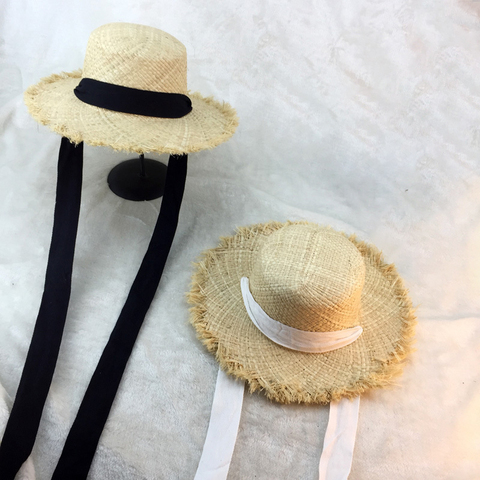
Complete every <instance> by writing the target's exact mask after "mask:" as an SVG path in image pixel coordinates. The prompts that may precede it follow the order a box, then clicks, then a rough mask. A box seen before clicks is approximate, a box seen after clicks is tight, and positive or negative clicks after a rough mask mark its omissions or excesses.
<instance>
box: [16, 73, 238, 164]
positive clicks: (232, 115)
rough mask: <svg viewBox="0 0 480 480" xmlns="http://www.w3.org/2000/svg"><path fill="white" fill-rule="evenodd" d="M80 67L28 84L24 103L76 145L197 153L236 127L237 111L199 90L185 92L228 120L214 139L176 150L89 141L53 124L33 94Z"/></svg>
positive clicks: (43, 122) (225, 137)
mask: <svg viewBox="0 0 480 480" xmlns="http://www.w3.org/2000/svg"><path fill="white" fill-rule="evenodd" d="M81 76H82V70H75V71H73V72H62V73H60V74H58V73H54V74H52V75H49V76H48V77H44V78H42V79H41V80H40V81H39V82H38V83H36V84H35V85H31V86H30V87H28V88H27V89H26V90H25V92H24V96H23V99H24V102H25V105H26V106H27V108H28V111H29V113H30V115H31V116H32V117H33V118H34V119H35V120H36V121H37V122H38V123H40V124H41V125H45V126H46V127H48V128H49V129H50V130H52V131H53V132H55V133H58V134H60V135H61V136H62V137H66V138H68V139H69V140H70V141H71V142H72V143H75V144H76V145H78V144H79V143H81V142H85V143H87V144H88V145H91V146H93V147H110V148H113V149H114V150H116V151H124V152H132V153H138V154H142V153H149V152H155V153H160V154H161V153H168V154H170V155H181V154H188V153H195V152H200V151H202V150H210V149H212V148H215V147H217V146H218V145H220V144H221V143H224V142H226V141H227V140H228V139H229V138H230V137H231V136H232V135H233V134H234V133H235V130H236V129H237V127H238V116H237V112H236V110H235V109H234V108H233V107H232V106H230V105H229V104H228V103H226V102H222V103H220V102H218V101H217V100H215V99H214V98H213V97H203V96H202V95H201V94H200V93H198V92H194V93H192V92H188V95H189V96H190V98H197V99H200V100H202V101H203V102H205V103H207V104H209V105H211V106H213V107H215V108H216V109H217V110H219V111H220V113H221V114H222V115H223V116H224V117H225V118H227V119H228V123H227V125H226V126H225V129H224V130H223V132H222V133H220V134H219V135H218V136H216V137H214V138H213V139H211V140H209V141H206V142H202V143H198V144H196V145H191V146H190V147H188V148H187V149H186V150H187V151H185V149H184V148H182V149H175V148H166V147H163V146H159V147H158V148H156V149H148V150H145V149H143V148H141V147H139V146H138V145H135V144H134V143H118V144H115V145H111V144H110V143H106V142H103V141H102V140H96V139H94V140H92V139H90V138H84V136H83V135H82V133H80V132H78V131H75V130H73V129H71V128H70V127H69V126H68V125H62V124H56V123H53V122H52V120H51V119H50V118H48V116H47V115H46V114H45V112H44V111H43V110H42V109H41V108H40V107H39V106H38V105H37V102H36V97H37V95H38V94H39V93H41V92H42V90H43V89H44V87H45V86H46V85H48V84H50V83H55V82H57V81H61V80H64V79H65V78H81Z"/></svg>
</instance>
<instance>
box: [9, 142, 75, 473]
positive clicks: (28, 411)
mask: <svg viewBox="0 0 480 480" xmlns="http://www.w3.org/2000/svg"><path fill="white" fill-rule="evenodd" d="M82 168H83V143H80V144H78V145H74V144H73V143H71V142H70V140H68V139H67V138H65V137H64V138H62V142H61V146H60V153H59V157H58V176H57V191H56V201H55V213H54V220H53V233H52V240H51V243H50V251H49V255H48V263H47V271H46V275H45V286H44V291H43V296H42V300H41V304H40V310H39V312H38V317H37V321H36V324H35V329H34V332H33V336H32V340H31V343H30V347H29V349H28V353H27V358H26V361H25V365H24V367H23V372H22V376H21V379H20V384H19V387H18V390H17V394H16V397H15V401H14V404H13V407H12V411H11V414H10V417H9V419H8V422H7V426H6V429H5V433H4V436H3V440H2V443H1V445H0V479H2V480H13V479H14V477H15V475H16V474H17V472H18V470H19V469H20V467H21V466H22V464H23V463H24V462H25V460H26V459H27V458H28V456H29V455H30V453H31V452H32V448H33V444H34V442H35V437H36V435H37V431H38V426H39V424H40V418H41V416H42V412H43V407H44V405H45V400H46V398H47V394H48V390H49V388H50V384H51V382H52V377H53V373H54V371H55V365H56V363H57V357H58V352H59V349H60V343H61V341H62V335H63V329H64V326H65V320H66V316H67V309H68V303H69V300H70V290H71V281H72V266H73V257H74V252H75V240H76V236H77V227H78V217H79V213H80V200H81V190H82Z"/></svg>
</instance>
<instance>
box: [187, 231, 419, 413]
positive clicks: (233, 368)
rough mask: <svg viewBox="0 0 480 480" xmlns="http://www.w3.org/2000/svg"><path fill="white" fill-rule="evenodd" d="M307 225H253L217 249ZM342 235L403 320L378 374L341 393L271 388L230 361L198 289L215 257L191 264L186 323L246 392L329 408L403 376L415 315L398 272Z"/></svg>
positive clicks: (373, 250) (372, 251) (377, 254)
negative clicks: (378, 278) (376, 275)
mask: <svg viewBox="0 0 480 480" xmlns="http://www.w3.org/2000/svg"><path fill="white" fill-rule="evenodd" d="M309 223H311V222H308V221H300V222H292V221H288V222H285V223H281V222H275V221H271V222H268V223H263V224H255V225H250V226H246V227H239V228H237V234H236V235H233V236H229V237H222V238H221V239H220V243H219V247H220V248H226V249H227V248H234V247H235V245H238V244H242V243H243V241H244V240H248V239H251V238H253V237H256V236H257V235H269V234H271V233H273V232H274V231H276V230H278V229H279V228H281V227H284V226H286V225H292V224H309ZM344 235H345V236H346V237H347V238H348V239H349V240H350V241H351V242H353V243H354V244H355V245H356V247H357V248H358V249H359V251H360V252H361V253H362V255H363V256H364V257H368V258H369V259H371V260H373V262H374V264H375V265H376V266H377V268H378V269H379V270H380V271H381V272H382V273H383V275H384V276H385V277H386V278H388V279H389V280H390V281H391V282H392V284H394V288H395V292H396V297H397V300H398V302H399V305H400V315H401V318H402V334H401V338H400V340H399V341H398V342H397V344H396V348H395V350H394V351H393V352H392V353H391V354H390V356H389V358H387V359H386V360H383V361H382V360H380V367H379V368H378V370H377V372H375V373H371V374H370V375H368V376H367V377H365V378H362V379H361V380H359V381H357V382H355V383H353V384H351V385H347V386H345V387H344V388H334V389H331V390H326V391H320V392H317V393H315V394H312V393H310V392H305V391H304V390H303V389H300V388H295V387H294V386H288V385H283V384H281V383H273V382H271V381H267V380H265V379H264V378H261V377H260V376H259V375H258V374H257V373H256V372H254V371H249V370H247V369H245V368H244V366H243V365H242V364H241V363H239V362H238V361H235V360H233V359H231V358H229V355H228V351H227V350H226V349H225V347H223V346H222V345H219V344H218V340H217V338H216V337H215V335H214V334H213V333H212V332H211V331H210V330H209V328H208V323H207V321H206V315H207V310H206V308H205V294H204V292H203V288H202V286H203V285H205V282H206V281H207V278H208V276H209V269H210V266H211V265H212V263H213V262H214V261H215V259H216V256H215V254H213V253H212V252H211V251H209V250H207V251H205V252H203V253H202V255H201V258H200V260H199V261H198V262H197V263H194V264H193V265H194V268H195V271H194V273H193V275H192V282H191V290H190V292H188V293H187V300H188V302H189V303H190V304H191V305H193V307H191V308H190V323H191V324H192V325H193V326H194V327H195V329H196V331H197V337H198V338H199V339H200V340H201V341H202V343H203V344H204V345H205V346H206V347H207V349H208V350H209V351H210V352H211V353H213V354H214V355H215V358H216V360H217V361H218V363H219V364H220V367H221V368H222V369H223V370H224V371H225V372H226V373H228V374H230V375H233V376H236V377H239V378H241V379H244V380H246V381H247V383H248V386H249V391H250V393H254V392H256V391H263V392H264V393H265V395H266V396H267V398H269V399H270V400H274V401H277V402H280V403H285V404H288V403H305V404H317V403H321V404H327V403H330V402H331V401H337V400H340V399H341V398H344V397H346V398H349V399H352V398H354V397H356V396H358V395H360V394H362V393H364V392H366V391H367V390H370V389H373V388H386V387H392V386H394V385H395V382H394V380H395V379H396V378H397V377H398V376H400V375H401V374H402V372H403V368H404V366H405V363H406V360H407V357H408V356H409V354H410V353H411V352H412V351H413V348H412V344H413V339H414V335H415V325H416V316H415V313H414V309H413V307H412V303H411V300H410V298H409V296H408V291H407V290H406V289H405V287H404V285H403V281H402V279H401V278H400V276H399V275H398V273H397V270H396V268H395V266H394V265H393V264H387V263H385V262H384V259H383V255H382V252H381V251H380V250H378V249H377V248H376V247H375V246H374V245H372V244H367V243H366V242H363V241H360V240H357V239H356V236H355V235H350V236H348V235H346V234H345V233H344Z"/></svg>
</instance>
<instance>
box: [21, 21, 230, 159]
mask: <svg viewBox="0 0 480 480" xmlns="http://www.w3.org/2000/svg"><path fill="white" fill-rule="evenodd" d="M82 78H90V79H94V80H99V81H101V82H106V83H109V84H113V85H120V86H123V87H129V88H135V89H138V90H147V91H153V92H165V93H181V94H184V95H188V96H189V98H190V100H191V102H192V111H191V112H190V113H188V114H187V115H185V116H183V117H181V118H156V117H148V116H143V115H136V114H132V113H121V112H117V111H111V110H106V109H105V108H100V107H97V106H92V105H89V104H87V103H84V102H82V101H81V100H79V99H78V98H77V97H76V96H75V94H74V92H73V91H74V89H75V88H76V87H77V85H78V83H79V82H80V80H81V79H82ZM25 103H26V105H27V107H28V109H29V111H30V113H31V115H32V116H33V118H35V120H37V121H38V122H40V123H41V124H43V125H47V126H48V127H49V128H50V129H51V130H53V131H54V132H56V133H59V134H61V135H62V136H64V137H67V138H68V139H70V140H71V141H72V142H74V143H80V142H82V141H83V142H85V143H88V144H90V145H101V146H109V147H112V148H114V149H116V150H125V151H129V152H137V153H146V152H157V153H169V154H183V153H191V152H197V151H200V150H204V149H209V148H213V147H216V146H217V145H219V144H220V143H222V142H224V141H226V140H228V139H229V138H230V137H231V136H232V135H233V133H234V131H235V129H236V127H237V125H238V120H237V116H236V113H235V110H234V109H233V108H232V107H231V106H230V105H228V104H227V103H219V102H217V101H216V100H214V99H213V98H205V97H202V95H200V94H199V93H190V92H189V91H188V90H187V55H186V49H185V46H184V45H183V44H182V43H181V42H179V41H178V40H177V39H176V38H174V37H172V36H171V35H169V34H168V33H165V32H163V31H162V30H158V29H156V28H152V27H148V26H144V25H136V24H131V23H110V24H107V25H103V26H101V27H99V28H97V29H96V30H94V31H93V32H92V34H91V35H90V39H89V41H88V45H87V51H86V54H85V60H84V65H83V71H82V70H78V71H74V72H70V73H62V74H60V75H57V74H54V75H51V76H49V77H46V78H43V79H42V80H41V81H40V82H39V83H37V84H36V85H33V86H31V87H30V88H28V89H27V90H26V92H25Z"/></svg>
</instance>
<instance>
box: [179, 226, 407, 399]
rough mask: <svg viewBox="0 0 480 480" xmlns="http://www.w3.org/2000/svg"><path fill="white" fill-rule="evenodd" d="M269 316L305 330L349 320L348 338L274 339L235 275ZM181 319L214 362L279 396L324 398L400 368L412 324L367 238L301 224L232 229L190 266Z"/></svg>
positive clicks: (400, 292)
mask: <svg viewBox="0 0 480 480" xmlns="http://www.w3.org/2000/svg"><path fill="white" fill-rule="evenodd" d="M243 276H246V277H248V278H249V279H250V290H251V293H252V295H253V297H254V299H255V300H256V302H257V303H259V304H260V306H261V307H262V308H263V310H264V311H265V312H266V313H267V314H268V315H269V316H270V317H271V318H274V319H275V320H277V321H279V322H282V323H284V324H286V325H289V326H291V327H294V328H297V329H300V330H306V331H335V330H342V329H345V328H350V327H353V326H356V325H360V326H362V327H363V333H362V335H360V337H359V338H358V339H357V340H356V341H355V342H353V343H352V344H350V345H348V346H346V347H343V348H340V349H337V350H334V351H330V352H327V353H321V354H319V353H303V352H298V351H294V350H290V349H288V348H285V347H282V346H280V345H277V344H276V343H274V342H273V341H271V340H270V339H268V338H267V337H266V336H264V335H263V334H262V333H261V332H260V331H259V330H258V329H257V327H256V326H255V325H254V324H253V323H252V321H251V320H250V318H249V316H248V314H247V312H246V309H245V306H244V304H243V299H242V293H241V287H240V279H241V278H242V277H243ZM187 296H188V300H189V302H190V303H191V305H192V308H191V316H190V321H191V323H192V325H193V326H194V327H195V329H196V330H197V334H198V336H199V338H200V339H201V340H202V341H203V343H204V344H205V345H206V346H207V348H208V349H209V350H210V351H211V352H212V353H214V354H215V356H216V358H217V360H218V362H219V363H220V366H221V368H223V369H224V370H225V371H226V372H227V373H229V374H232V375H234V376H237V377H239V378H241V379H243V380H246V381H247V382H248V384H249V388H250V391H251V392H254V391H256V390H263V391H264V392H265V394H266V395H267V396H268V398H270V399H272V400H276V401H278V402H281V403H291V402H301V403H328V402H330V401H332V400H339V399H340V398H342V397H348V398H353V397H355V396H357V395H359V394H361V393H363V392H365V391H367V390H369V389H371V388H377V387H386V386H388V385H392V384H393V379H394V377H396V376H397V375H399V374H400V373H401V372H402V369H403V366H404V363H405V359H406V358H407V356H408V354H409V353H410V352H411V349H412V347H411V345H412V342H413V336H414V327H415V324H416V319H415V315H414V312H413V309H412V304H411V301H410V299H409V297H408V292H407V290H406V289H405V287H404V286H403V282H402V280H401V278H400V276H399V275H398V273H397V271H396V269H395V267H394V265H393V264H387V263H385V262H384V260H383V258H382V254H381V252H380V251H379V250H378V249H377V248H376V247H375V246H373V245H369V244H367V243H364V242H361V241H359V240H357V239H356V238H355V236H346V235H345V234H343V233H341V232H337V231H335V230H333V229H331V228H330V227H320V226H318V225H316V224H313V223H308V222H287V223H278V222H270V223H266V224H257V225H253V226H249V227H242V228H239V229H238V231H237V233H236V235H234V236H231V237H225V238H222V239H221V241H220V244H219V246H218V247H216V248H213V249H211V250H207V251H206V252H204V253H203V255H202V258H201V259H200V261H199V262H198V263H197V264H195V271H194V274H193V277H192V287H191V290H190V292H189V293H188V294H187Z"/></svg>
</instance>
